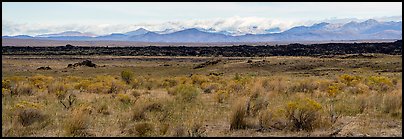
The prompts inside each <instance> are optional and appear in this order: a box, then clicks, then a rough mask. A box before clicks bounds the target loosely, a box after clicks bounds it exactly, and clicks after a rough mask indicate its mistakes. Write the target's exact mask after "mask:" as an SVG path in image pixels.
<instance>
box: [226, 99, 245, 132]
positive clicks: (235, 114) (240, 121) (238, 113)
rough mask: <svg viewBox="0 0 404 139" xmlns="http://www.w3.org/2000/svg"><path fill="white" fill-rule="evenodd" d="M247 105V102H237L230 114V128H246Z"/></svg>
mask: <svg viewBox="0 0 404 139" xmlns="http://www.w3.org/2000/svg"><path fill="white" fill-rule="evenodd" d="M246 113H247V110H246V107H245V103H237V104H236V105H235V107H234V108H233V110H232V113H231V116H230V130H234V129H245V128H246V127H247V124H246V121H245V118H246V116H247V115H246Z"/></svg>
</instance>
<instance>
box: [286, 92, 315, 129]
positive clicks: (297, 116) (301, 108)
mask: <svg viewBox="0 0 404 139" xmlns="http://www.w3.org/2000/svg"><path fill="white" fill-rule="evenodd" d="M320 109H321V105H320V104H319V103H317V102H316V101H314V100H311V99H309V98H305V99H297V100H295V101H292V102H289V103H288V104H287V107H286V113H287V115H286V116H287V118H288V119H289V120H290V123H289V124H290V126H291V127H292V130H306V131H311V130H313V125H314V123H315V122H316V120H318V113H319V111H320Z"/></svg>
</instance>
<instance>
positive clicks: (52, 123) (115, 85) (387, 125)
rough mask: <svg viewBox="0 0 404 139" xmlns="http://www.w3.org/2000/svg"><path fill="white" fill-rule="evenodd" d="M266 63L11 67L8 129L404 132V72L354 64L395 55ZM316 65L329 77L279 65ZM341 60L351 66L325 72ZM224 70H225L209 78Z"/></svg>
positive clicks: (45, 132)
mask: <svg viewBox="0 0 404 139" xmlns="http://www.w3.org/2000/svg"><path fill="white" fill-rule="evenodd" d="M392 59H393V60H392ZM267 60H268V61H269V62H267V63H269V64H272V65H271V66H270V67H271V68H265V67H264V68H258V67H253V68H251V67H250V68H248V65H246V64H248V63H246V62H245V60H233V61H232V60H228V61H226V63H227V64H223V65H217V66H216V67H208V68H202V69H198V71H195V70H192V67H193V65H192V62H191V60H188V61H185V62H182V63H181V62H179V61H174V62H173V63H178V65H177V66H176V64H172V65H173V67H170V68H167V67H163V66H161V67H159V66H158V65H161V63H156V61H149V62H144V61H131V60H128V61H124V60H121V61H108V60H107V61H102V60H99V61H96V62H95V63H99V62H101V63H102V62H104V63H105V64H106V65H107V66H106V67H100V68H96V69H85V68H83V69H69V71H67V72H61V71H62V70H65V69H62V68H60V71H58V68H55V71H57V72H54V71H52V72H50V71H36V70H35V69H34V70H35V71H31V72H33V73H28V72H25V71H18V69H15V68H14V67H11V66H9V67H5V68H3V69H5V72H3V73H6V74H5V75H4V76H3V79H2V90H3V92H2V106H3V111H2V121H3V124H2V127H3V133H2V134H3V136H191V137H200V136H306V135H305V134H306V133H307V134H310V136H314V135H315V134H320V133H321V134H320V135H319V136H329V133H331V132H334V131H337V129H340V128H341V129H343V130H341V133H338V134H337V135H336V136H349V134H348V133H349V132H348V131H347V130H355V132H354V131H352V134H353V135H352V136H359V133H358V135H357V134H356V133H357V132H360V133H363V134H364V133H369V134H371V135H375V136H377V135H381V134H382V133H380V132H381V131H383V132H384V133H385V134H387V135H399V136H400V135H401V132H398V133H393V132H397V131H398V129H401V127H400V126H397V125H399V124H401V117H402V93H401V92H402V87H401V83H402V80H401V73H394V72H381V73H380V74H379V73H378V72H375V71H374V70H373V69H369V68H361V69H358V68H350V67H349V66H347V65H349V64H351V65H352V64H355V63H360V62H363V61H367V62H375V61H377V60H379V61H380V60H384V61H388V62H395V61H394V58H383V59H375V60H374V61H373V59H371V60H363V61H361V60H356V61H349V59H344V60H339V59H334V58H330V59H320V58H304V57H303V58H289V57H271V58H267ZM34 61H35V60H34ZM49 61H52V60H49ZM62 61H63V60H62ZM65 61H68V60H65ZM65 61H63V62H65ZM310 61H311V63H315V62H322V61H325V62H323V64H325V66H324V68H325V69H324V68H323V69H316V71H318V72H322V74H323V75H318V76H312V73H311V72H312V71H310V70H300V71H298V73H296V71H293V72H283V71H282V72H277V71H276V70H275V68H281V69H284V70H287V69H294V68H293V67H292V66H294V65H296V64H298V63H299V62H300V63H304V62H306V63H307V62H310ZM341 61H342V62H345V65H344V64H341ZM13 62H16V63H15V64H22V65H24V63H23V62H21V61H18V60H13V61H12V62H10V61H4V62H3V63H5V64H10V63H13ZM18 62H21V63H18ZM63 62H62V63H63ZM136 62H138V63H136ZM157 62H159V61H157ZM327 62H330V63H332V62H334V63H335V62H336V64H334V65H333V64H330V63H328V64H327ZM338 62H339V63H338ZM400 62H401V61H400ZM67 63H68V62H67ZM70 63H72V62H70ZM279 63H287V64H286V65H283V64H282V65H280V64H279ZM346 63H348V64H346ZM34 64H38V63H34ZM127 65H136V66H133V67H128V66H127ZM14 66H15V65H14ZM25 66H27V65H25ZM59 66H60V67H63V68H64V67H66V65H59ZM267 66H268V65H267ZM279 66H283V67H279ZM288 66H291V67H288ZM335 66H341V67H345V69H344V70H343V71H336V72H334V71H332V70H327V68H330V67H335ZM356 66H358V65H356ZM384 66H388V64H386V65H384ZM55 67H58V66H55ZM162 68H164V70H163V69H162ZM391 68H396V67H394V66H392V67H391ZM10 69H12V70H15V71H16V72H15V73H14V72H10V71H11V70H10ZM52 69H54V68H53V66H52ZM127 69H131V71H136V73H133V74H136V77H134V75H129V76H130V77H129V76H128V77H129V78H127V79H130V80H127V79H124V78H123V77H122V75H121V73H122V71H124V70H127ZM278 70H279V69H278ZM218 71H223V72H224V74H223V75H210V74H209V73H215V72H218ZM325 71H326V72H327V74H328V75H326V74H325ZM353 71H355V72H353ZM35 72H41V74H37V73H35ZM17 73H18V74H17ZM235 73H238V74H235ZM303 73H304V74H303ZM191 74H192V75H191ZM308 74H310V75H308ZM17 75H23V76H17ZM138 75H139V76H138ZM125 76H126V75H125ZM125 78H126V77H125ZM127 81H129V83H128V82H127ZM72 95H74V96H75V97H74V98H75V99H74V101H72V100H73V99H69V96H72ZM70 102H71V105H69V104H70ZM62 103H63V104H64V105H63V104H62ZM65 106H66V107H65ZM67 107H69V108H67ZM15 117H19V118H15ZM358 118H359V119H360V118H365V119H366V121H367V122H366V123H363V124H358V123H361V121H360V120H358ZM351 121H352V122H351ZM381 121H385V122H381ZM352 123H355V125H354V126H353V125H352ZM373 123H384V124H377V125H376V124H373ZM352 126H353V127H352ZM349 127H352V128H349ZM359 129H360V130H359ZM393 129H394V130H393ZM300 130H303V131H300ZM295 131H299V132H295ZM376 131H377V133H376ZM379 131H380V132H379ZM400 131H401V130H400Z"/></svg>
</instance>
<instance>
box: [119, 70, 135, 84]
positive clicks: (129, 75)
mask: <svg viewBox="0 0 404 139" xmlns="http://www.w3.org/2000/svg"><path fill="white" fill-rule="evenodd" d="M121 77H122V80H124V81H125V82H126V83H127V84H130V83H131V81H132V79H133V77H134V74H133V72H132V71H130V70H123V71H122V72H121Z"/></svg>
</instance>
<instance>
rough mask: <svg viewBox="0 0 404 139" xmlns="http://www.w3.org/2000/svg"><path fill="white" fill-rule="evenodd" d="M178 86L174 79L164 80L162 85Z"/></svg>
mask: <svg viewBox="0 0 404 139" xmlns="http://www.w3.org/2000/svg"><path fill="white" fill-rule="evenodd" d="M177 84H178V82H177V80H174V79H165V80H163V82H162V83H161V86H162V87H174V86H176V85H177Z"/></svg>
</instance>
